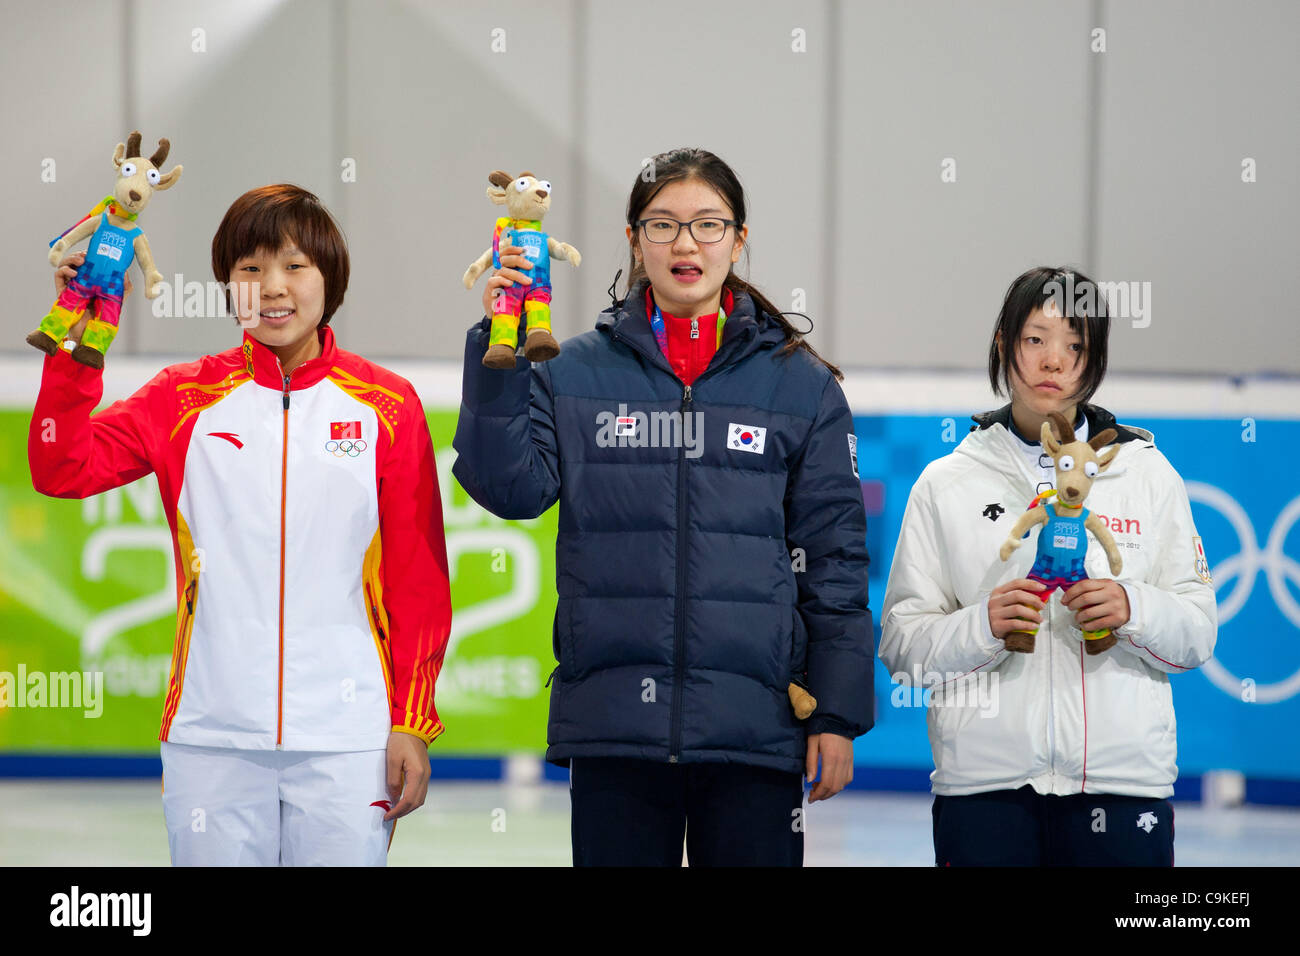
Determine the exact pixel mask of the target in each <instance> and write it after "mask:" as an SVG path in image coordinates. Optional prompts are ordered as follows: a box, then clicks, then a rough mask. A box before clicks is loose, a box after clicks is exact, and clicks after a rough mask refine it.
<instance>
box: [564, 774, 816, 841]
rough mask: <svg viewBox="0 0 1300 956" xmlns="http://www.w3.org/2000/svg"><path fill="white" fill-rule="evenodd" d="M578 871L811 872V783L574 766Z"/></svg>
mask: <svg viewBox="0 0 1300 956" xmlns="http://www.w3.org/2000/svg"><path fill="white" fill-rule="evenodd" d="M569 797H570V800H571V802H572V805H573V817H572V827H573V865H574V866H681V863H682V845H683V840H684V841H685V846H686V856H687V860H688V862H689V863H690V865H691V866H802V865H803V813H804V811H803V775H802V774H797V773H789V772H786V771H782V770H771V769H768V768H765V767H752V766H749V765H747V764H735V763H688V764H680V763H676V764H675V763H658V762H656V761H651V760H636V759H624V758H615V757H575V758H573V759H572V760H571V761H570V765H569Z"/></svg>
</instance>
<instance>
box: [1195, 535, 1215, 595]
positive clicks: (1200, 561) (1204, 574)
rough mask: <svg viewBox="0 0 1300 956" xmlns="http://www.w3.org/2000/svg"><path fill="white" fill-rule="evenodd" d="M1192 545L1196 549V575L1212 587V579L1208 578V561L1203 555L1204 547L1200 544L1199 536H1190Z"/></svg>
mask: <svg viewBox="0 0 1300 956" xmlns="http://www.w3.org/2000/svg"><path fill="white" fill-rule="evenodd" d="M1192 547H1193V548H1195V549H1196V576H1197V577H1198V578H1200V579H1201V580H1202V581H1204V582H1205V583H1206V584H1208V585H1209V586H1210V587H1214V581H1213V580H1212V579H1211V578H1210V562H1209V561H1208V560H1207V559H1206V557H1205V547H1204V545H1202V544H1201V536H1200V535H1199V534H1198V535H1193V536H1192Z"/></svg>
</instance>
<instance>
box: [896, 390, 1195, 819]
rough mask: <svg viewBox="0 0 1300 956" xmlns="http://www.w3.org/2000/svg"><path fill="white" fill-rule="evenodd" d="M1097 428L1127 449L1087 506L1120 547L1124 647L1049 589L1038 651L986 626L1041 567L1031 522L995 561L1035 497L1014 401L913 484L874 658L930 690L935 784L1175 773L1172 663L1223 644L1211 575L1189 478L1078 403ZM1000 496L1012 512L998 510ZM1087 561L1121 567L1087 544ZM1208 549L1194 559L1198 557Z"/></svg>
mask: <svg viewBox="0 0 1300 956" xmlns="http://www.w3.org/2000/svg"><path fill="white" fill-rule="evenodd" d="M1084 413H1085V415H1086V417H1087V419H1088V424H1089V433H1090V434H1093V435H1096V434H1098V433H1099V432H1101V431H1102V430H1103V429H1105V428H1108V427H1114V428H1117V430H1118V431H1119V433H1120V438H1119V440H1120V441H1121V442H1122V445H1121V448H1120V451H1119V454H1118V455H1117V456H1116V458H1115V460H1114V462H1113V463H1112V464H1111V466H1110V468H1108V469H1107V470H1106V471H1105V472H1103V473H1102V474H1101V475H1099V476H1098V477H1097V480H1096V481H1095V482H1094V484H1093V486H1092V491H1091V492H1090V494H1089V495H1088V498H1087V500H1086V501H1085V502H1084V507H1086V508H1087V509H1088V510H1090V511H1092V512H1093V513H1095V514H1098V515H1101V516H1104V517H1105V519H1106V522H1107V524H1108V526H1109V527H1110V528H1111V533H1112V534H1113V535H1114V537H1115V541H1116V543H1117V545H1118V547H1119V551H1120V555H1121V557H1122V559H1123V569H1122V571H1121V573H1120V574H1119V576H1118V580H1119V581H1120V583H1121V584H1122V585H1123V587H1124V589H1125V591H1126V592H1127V594H1128V599H1129V608H1130V611H1131V617H1130V619H1129V621H1128V623H1127V624H1125V625H1124V626H1123V627H1121V628H1119V629H1118V630H1116V632H1115V636H1116V637H1117V638H1118V639H1119V643H1118V644H1116V645H1115V646H1114V647H1112V648H1111V649H1110V650H1107V651H1105V652H1103V653H1101V654H1099V655H1096V656H1090V655H1088V654H1086V653H1085V652H1084V650H1083V643H1082V635H1081V634H1080V632H1079V629H1078V627H1076V626H1075V623H1074V618H1073V615H1072V614H1071V613H1070V611H1069V610H1068V609H1067V608H1065V607H1063V606H1062V605H1061V592H1060V591H1059V590H1058V591H1055V592H1053V594H1052V597H1051V600H1050V602H1049V604H1048V607H1047V608H1046V611H1045V613H1044V618H1043V624H1042V626H1041V627H1040V628H1039V631H1038V639H1037V646H1036V649H1035V652H1034V653H1033V654H1014V653H1011V652H1009V651H1007V650H1006V649H1005V648H1004V647H1003V644H1002V641H1001V640H999V639H997V638H995V637H994V636H993V632H992V630H991V629H990V627H989V617H988V596H989V593H990V592H991V591H992V590H993V588H995V587H997V585H999V584H1001V583H1002V582H1004V581H1009V580H1011V579H1012V578H1023V577H1024V576H1025V575H1026V574H1027V573H1028V571H1029V568H1030V565H1031V564H1032V563H1033V559H1034V552H1035V548H1034V547H1033V545H1034V544H1035V542H1036V537H1035V536H1036V534H1037V531H1036V530H1034V531H1031V532H1030V538H1029V539H1028V540H1027V541H1026V542H1025V545H1026V546H1025V547H1022V548H1019V549H1018V550H1016V551H1015V552H1013V553H1012V555H1011V558H1010V560H1008V561H1007V562H1005V563H1003V562H1002V561H1000V560H999V559H998V548H999V546H1000V545H1001V544H1002V542H1003V541H1004V540H1005V539H1006V536H1007V533H1008V532H1009V530H1010V528H1011V525H1012V523H1013V522H1014V521H1015V520H1016V518H1017V517H1018V516H1019V515H1020V514H1021V513H1022V512H1023V511H1024V510H1025V509H1026V507H1027V506H1028V505H1029V503H1030V501H1031V500H1032V499H1033V498H1034V495H1035V493H1036V485H1037V483H1038V477H1037V476H1035V475H1032V474H1031V473H1030V470H1029V467H1028V464H1027V462H1026V460H1025V457H1024V455H1023V453H1022V451H1021V447H1020V442H1019V440H1018V439H1017V438H1016V437H1015V436H1014V435H1013V434H1012V433H1011V432H1010V431H1009V430H1008V427H1007V426H1008V421H1009V414H1010V406H1009V405H1008V406H1005V407H1004V408H1002V409H1000V410H999V411H997V412H991V413H988V414H986V415H982V416H978V417H977V418H976V421H977V422H979V423H980V427H978V428H976V429H974V430H972V431H971V433H970V434H969V435H967V436H966V438H965V439H964V440H963V441H962V442H961V444H960V445H958V446H957V448H956V449H955V450H954V451H953V453H952V454H950V455H947V456H946V457H944V458H941V459H939V460H937V461H934V462H931V463H930V465H928V466H927V467H926V469H925V471H923V472H922V473H921V477H920V478H919V479H918V480H917V482H916V484H915V485H914V486H913V488H912V493H911V496H910V497H909V499H908V503H907V510H906V512H905V514H904V516H903V526H902V530H901V531H900V533H899V539H898V546H897V548H896V550H895V551H894V563H893V566H892V568H891V569H890V572H889V584H888V587H887V588H886V592H885V602H884V617H883V624H882V635H881V641H880V658H881V660H882V661H883V662H884V664H885V666H886V667H887V668H888V669H889V672H890V674H892V675H893V676H894V679H895V680H896V681H899V682H900V683H902V684H908V685H911V686H913V687H919V686H925V687H933V688H934V691H933V693H932V694H931V695H928V696H929V697H930V700H929V704H930V709H929V713H928V715H927V716H928V725H929V732H930V747H931V750H932V752H933V756H934V766H935V770H934V773H933V774H932V775H931V778H930V779H931V785H932V790H933V791H934V792H935V793H936V794H943V795H949V796H957V795H962V794H970V793H980V792H983V791H989V790H1013V789H1016V788H1019V787H1021V786H1024V785H1025V784H1029V785H1031V786H1032V787H1033V788H1034V790H1035V791H1037V792H1038V793H1042V794H1058V795H1064V794H1073V793H1111V794H1127V795H1132V796H1144V797H1168V796H1170V795H1171V794H1172V793H1173V782H1174V780H1175V779H1176V778H1177V776H1178V766H1177V749H1178V748H1177V732H1176V723H1175V720H1174V707H1173V698H1172V695H1171V692H1170V686H1169V677H1168V675H1169V674H1171V673H1174V674H1180V673H1183V672H1185V671H1188V670H1191V669H1193V668H1196V667H1199V666H1200V665H1201V664H1203V663H1204V662H1205V661H1206V660H1208V659H1209V657H1210V656H1211V654H1212V653H1213V652H1214V643H1215V636H1216V631H1217V614H1216V610H1215V601H1214V588H1213V586H1212V584H1211V583H1210V580H1209V572H1208V570H1206V564H1205V562H1204V554H1203V551H1201V550H1200V539H1199V538H1198V537H1197V536H1196V528H1195V526H1194V525H1193V523H1192V514H1191V508H1190V506H1189V505H1188V500H1187V492H1186V490H1185V488H1184V487H1183V482H1182V479H1181V478H1180V477H1179V476H1178V473H1177V472H1176V471H1174V469H1173V466H1172V465H1170V464H1169V461H1168V460H1167V459H1166V458H1165V456H1164V455H1163V454H1161V453H1160V451H1159V450H1158V449H1157V448H1156V447H1155V444H1154V441H1153V439H1152V436H1151V433H1150V432H1147V431H1144V430H1142V429H1137V428H1131V427H1126V426H1121V425H1116V423H1115V420H1114V417H1113V416H1112V415H1110V413H1109V412H1107V411H1105V410H1104V409H1101V408H1097V407H1094V406H1085V407H1084ZM990 505H996V506H999V507H1000V508H1001V509H1003V510H1002V511H1001V512H999V511H998V508H990V507H989V506H990ZM1089 542H1090V547H1089V550H1088V556H1087V561H1086V564H1085V567H1086V569H1087V572H1088V575H1089V576H1090V577H1093V578H1109V577H1112V575H1111V574H1110V571H1109V567H1108V565H1107V560H1106V554H1105V551H1104V550H1103V549H1102V547H1101V545H1100V544H1099V543H1097V542H1096V541H1094V540H1092V539H1091V537H1090V539H1089ZM1198 559H1200V560H1199V563H1198Z"/></svg>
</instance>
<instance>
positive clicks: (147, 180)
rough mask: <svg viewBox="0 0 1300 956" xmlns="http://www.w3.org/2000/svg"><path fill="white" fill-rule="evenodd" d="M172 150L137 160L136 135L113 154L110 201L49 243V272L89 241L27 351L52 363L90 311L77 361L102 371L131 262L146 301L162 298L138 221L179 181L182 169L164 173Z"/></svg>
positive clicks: (163, 148)
mask: <svg viewBox="0 0 1300 956" xmlns="http://www.w3.org/2000/svg"><path fill="white" fill-rule="evenodd" d="M170 148H171V144H170V143H168V142H167V140H165V139H160V140H158V148H157V149H156V150H155V151H154V154H153V155H152V156H150V157H149V158H148V159H145V158H144V157H143V156H141V155H140V131H139V130H136V131H135V132H133V133H132V134H131V135H130V136H129V137H127V141H126V143H125V144H123V143H118V144H117V149H116V150H114V151H113V165H114V166H116V167H117V185H116V187H115V188H114V189H113V194H112V195H111V196H105V197H104V198H103V199H102V200H100V202H99V203H98V204H96V206H95V208H94V209H92V210H91V211H90V212H89V213H87V214H86V216H85V217H84V218H82V220H81V221H80V222H78V223H77V224H76V225H75V226H73V227H72V228H70V229H68V230H66V231H65V232H64V233H63V235H61V236H59V237H58V238H57V239H54V240H52V241H51V242H50V265H52V266H55V267H57V266H58V264H59V259H60V258H62V256H63V253H64V252H66V251H67V250H68V249H70V248H72V247H73V246H75V245H76V244H77V243H79V242H80V241H81V240H82V239H85V238H87V237H89V238H90V245H89V247H87V249H86V261H85V262H83V263H82V264H81V266H80V268H78V269H77V274H76V276H75V277H74V278H73V279H72V281H70V282H69V283H68V285H67V288H65V289H64V290H63V292H62V293H60V295H59V298H58V299H57V300H56V301H55V303H54V305H53V306H52V307H51V308H50V313H49V315H47V316H45V318H43V319H42V320H41V325H40V328H38V329H37V330H36V331H35V332H32V333H31V334H30V335H28V336H27V344H28V345H32V346H34V347H36V348H38V349H40V350H41V351H42V352H45V353H46V354H47V355H53V354H54V353H55V352H57V351H58V349H59V346H60V345H62V344H63V339H64V338H65V337H66V336H67V334H68V330H69V329H70V328H72V327H73V326H74V325H76V324H77V322H79V321H80V320H81V317H82V314H83V313H84V312H85V311H86V309H87V307H92V308H93V313H92V317H91V319H90V320H89V321H88V322H87V323H86V330H85V331H84V332H83V333H82V335H81V342H80V344H78V345H77V347H76V348H75V349H73V351H72V357H73V358H74V359H75V360H76V361H78V362H80V363H82V364H83V365H89V366H92V367H93V368H103V367H104V353H105V352H107V351H108V347H109V345H110V344H111V343H112V341H113V337H114V336H115V335H117V321H118V317H119V315H120V314H121V311H122V295H123V293H124V291H125V277H126V272H127V270H128V269H129V268H131V263H132V262H133V261H135V260H137V259H138V260H139V261H140V271H141V272H142V273H144V282H145V293H144V294H145V297H146V298H149V299H153V298H157V296H158V294H159V293H160V292H161V291H162V290H161V289H160V288H159V283H161V282H162V281H163V277H162V273H160V272H159V271H158V268H157V266H156V265H154V261H153V255H152V253H151V252H150V251H149V240H148V239H146V238H145V235H144V232H143V231H142V230H141V229H140V227H139V226H137V225H135V219H136V217H137V216H139V215H140V210H142V209H144V207H145V206H147V205H149V200H150V199H151V198H152V197H153V194H154V190H156V189H170V188H171V187H172V186H174V185H176V180H178V179H180V178H181V169H182V168H183V167H181V166H173V167H172V168H171V171H170V172H167V173H163V172H161V168H162V164H163V161H164V160H165V159H166V158H167V151H168V150H169V149H170Z"/></svg>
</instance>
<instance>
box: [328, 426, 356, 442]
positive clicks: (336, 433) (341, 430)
mask: <svg viewBox="0 0 1300 956" xmlns="http://www.w3.org/2000/svg"><path fill="white" fill-rule="evenodd" d="M360 437H361V423H360V422H330V440H331V441H338V440H339V439H341V438H351V439H354V440H355V439H357V438H360Z"/></svg>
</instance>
